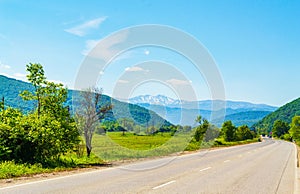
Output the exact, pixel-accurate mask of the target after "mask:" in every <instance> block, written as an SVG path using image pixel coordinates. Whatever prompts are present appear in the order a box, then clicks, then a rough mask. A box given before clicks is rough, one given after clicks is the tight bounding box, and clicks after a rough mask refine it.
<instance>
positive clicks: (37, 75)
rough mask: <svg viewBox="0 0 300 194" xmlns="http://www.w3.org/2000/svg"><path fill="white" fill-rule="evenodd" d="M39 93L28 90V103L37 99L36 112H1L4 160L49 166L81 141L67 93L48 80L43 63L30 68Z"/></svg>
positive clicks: (11, 109) (0, 143)
mask: <svg viewBox="0 0 300 194" xmlns="http://www.w3.org/2000/svg"><path fill="white" fill-rule="evenodd" d="M27 70H28V71H30V73H29V75H28V79H29V81H31V82H32V84H33V85H34V87H35V92H34V93H31V92H29V91H24V92H23V94H22V96H23V98H24V99H25V100H37V101H38V106H37V110H36V111H35V112H32V113H30V114H28V115H23V114H22V113H21V112H20V111H18V110H16V109H13V108H8V109H6V110H4V111H2V112H1V116H2V118H1V122H0V140H1V141H0V149H1V150H0V151H1V152H0V153H1V159H0V160H2V161H3V160H15V161H18V162H29V163H34V162H40V163H47V162H48V161H49V160H53V159H57V158H58V157H59V156H60V155H61V154H64V153H66V152H68V151H70V150H72V149H73V148H74V147H75V145H76V144H77V143H78V141H79V139H78V138H79V134H78V130H77V128H76V125H75V122H74V120H73V119H72V118H71V116H70V114H69V112H68V109H67V108H66V107H64V105H63V103H64V102H65V100H66V99H67V90H66V89H65V88H63V87H62V85H61V84H55V83H51V82H48V81H46V80H45V77H44V71H43V68H42V66H41V65H39V64H29V65H27Z"/></svg>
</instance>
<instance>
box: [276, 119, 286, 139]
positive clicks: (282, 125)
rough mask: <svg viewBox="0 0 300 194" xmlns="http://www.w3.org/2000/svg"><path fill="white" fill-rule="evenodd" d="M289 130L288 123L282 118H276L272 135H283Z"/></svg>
mask: <svg viewBox="0 0 300 194" xmlns="http://www.w3.org/2000/svg"><path fill="white" fill-rule="evenodd" d="M288 131H289V124H288V123H286V122H284V121H281V120H276V121H275V122H274V125H273V129H272V135H273V136H274V137H281V136H283V135H284V134H286V133H288Z"/></svg>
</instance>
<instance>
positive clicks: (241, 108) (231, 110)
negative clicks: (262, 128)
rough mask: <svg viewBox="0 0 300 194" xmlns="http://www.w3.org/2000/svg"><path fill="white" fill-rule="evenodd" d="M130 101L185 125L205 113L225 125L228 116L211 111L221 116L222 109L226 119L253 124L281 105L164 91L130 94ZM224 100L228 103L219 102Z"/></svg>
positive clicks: (207, 116) (208, 117)
mask: <svg viewBox="0 0 300 194" xmlns="http://www.w3.org/2000/svg"><path fill="white" fill-rule="evenodd" d="M128 102H130V103H133V104H137V105H139V106H142V107H145V108H147V109H149V110H152V111H154V112H156V113H157V114H159V115H160V116H161V117H163V118H165V119H166V120H168V121H170V122H171V123H173V124H181V125H194V124H195V118H196V117H197V116H198V115H201V116H203V117H204V118H206V119H208V120H209V121H211V122H212V123H213V124H215V125H217V126H221V125H222V123H223V121H224V119H223V118H218V117H217V118H216V117H215V118H214V119H212V118H211V115H212V114H213V113H215V114H216V115H220V116H221V115H222V113H225V115H224V116H225V120H231V121H232V122H233V123H234V124H235V125H237V126H239V125H244V124H245V125H248V126H252V125H253V124H255V123H256V122H258V121H259V120H261V119H262V118H264V117H265V116H266V115H268V114H270V113H271V112H273V111H274V110H276V109H277V107H274V106H270V105H266V104H254V103H250V102H243V101H225V102H224V101H221V100H203V101H196V102H195V101H194V102H191V101H184V100H176V99H173V98H170V97H166V96H163V95H157V96H151V95H141V96H136V97H133V98H130V99H129V100H128ZM215 104H217V106H216V107H217V108H215V109H212V107H213V105H215ZM222 104H223V105H224V106H218V105H222ZM218 108H219V109H218Z"/></svg>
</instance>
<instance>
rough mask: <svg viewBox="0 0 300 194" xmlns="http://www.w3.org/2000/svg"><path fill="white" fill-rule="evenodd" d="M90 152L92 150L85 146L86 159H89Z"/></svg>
mask: <svg viewBox="0 0 300 194" xmlns="http://www.w3.org/2000/svg"><path fill="white" fill-rule="evenodd" d="M91 152H92V148H90V147H89V146H86V154H87V157H90V155H91Z"/></svg>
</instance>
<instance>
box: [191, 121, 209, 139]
mask: <svg viewBox="0 0 300 194" xmlns="http://www.w3.org/2000/svg"><path fill="white" fill-rule="evenodd" d="M196 122H197V123H199V126H197V127H196V131H195V134H194V138H195V140H196V141H197V142H199V141H201V140H203V137H204V135H205V133H206V131H207V129H208V128H209V126H210V124H209V122H208V120H206V119H204V118H202V117H201V116H200V115H199V116H197V118H196Z"/></svg>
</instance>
